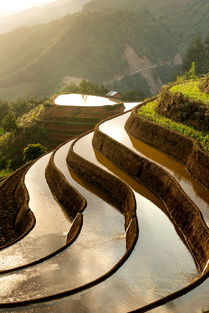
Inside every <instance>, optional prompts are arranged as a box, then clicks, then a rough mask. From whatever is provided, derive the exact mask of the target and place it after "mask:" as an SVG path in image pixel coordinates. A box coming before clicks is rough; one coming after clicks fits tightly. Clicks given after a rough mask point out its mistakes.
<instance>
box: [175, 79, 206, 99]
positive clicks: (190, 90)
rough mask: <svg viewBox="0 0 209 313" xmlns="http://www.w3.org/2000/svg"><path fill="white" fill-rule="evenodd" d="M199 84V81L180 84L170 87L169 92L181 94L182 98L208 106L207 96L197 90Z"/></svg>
mask: <svg viewBox="0 0 209 313" xmlns="http://www.w3.org/2000/svg"><path fill="white" fill-rule="evenodd" d="M200 83H201V81H200V80H195V81H186V82H184V83H182V84H178V85H175V86H173V87H171V88H170V92H171V93H182V94H183V95H184V96H187V97H189V98H190V99H191V100H195V101H200V102H202V103H205V104H209V94H207V93H204V92H202V91H201V90H200V89H199V85H200Z"/></svg>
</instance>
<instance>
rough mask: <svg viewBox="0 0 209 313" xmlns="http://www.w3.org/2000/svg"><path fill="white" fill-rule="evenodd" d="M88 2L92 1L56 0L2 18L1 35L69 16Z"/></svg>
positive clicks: (0, 23)
mask: <svg viewBox="0 0 209 313" xmlns="http://www.w3.org/2000/svg"><path fill="white" fill-rule="evenodd" d="M88 1H90V0H56V1H54V2H52V3H49V4H46V5H44V6H43V7H34V8H31V9H28V10H25V11H22V12H20V13H16V14H13V15H9V16H6V17H0V34H2V33H6V32H10V31H12V30H14V29H16V28H18V27H23V26H31V25H34V24H38V23H46V22H49V21H51V20H54V19H57V18H60V17H63V16H65V15H67V14H73V13H76V12H79V11H81V10H82V8H83V5H84V4H85V3H87V2H88Z"/></svg>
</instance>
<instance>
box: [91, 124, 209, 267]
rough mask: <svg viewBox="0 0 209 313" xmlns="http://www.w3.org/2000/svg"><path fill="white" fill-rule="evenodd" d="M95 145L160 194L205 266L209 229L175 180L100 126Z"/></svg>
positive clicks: (170, 213)
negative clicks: (103, 130)
mask: <svg viewBox="0 0 209 313" xmlns="http://www.w3.org/2000/svg"><path fill="white" fill-rule="evenodd" d="M93 146H94V148H95V149H97V150H98V151H100V152H101V153H102V154H103V155H104V156H106V157H107V158H108V159H110V160H111V161H112V162H113V163H114V164H115V165H117V166H119V167H120V168H122V169H123V170H125V171H126V172H127V173H128V174H131V175H133V176H134V177H135V178H137V179H138V180H139V181H140V182H142V183H143V184H144V185H146V186H147V187H149V188H150V189H151V190H152V191H154V192H155V193H156V194H157V196H159V197H160V198H161V200H162V201H163V202H164V203H165V205H166V207H167V210H168V215H169V216H170V218H171V220H172V221H173V223H174V224H175V225H176V227H177V229H178V230H179V232H180V235H181V236H182V237H183V239H184V240H185V242H186V243H187V245H188V247H189V248H190V250H191V252H192V254H193V256H194V259H195V260H196V263H197V265H198V266H199V268H200V270H201V271H203V270H205V267H206V264H207V262H208V259H209V230H208V227H207V226H206V224H205V223H204V221H203V219H202V216H201V214H200V211H199V209H198V208H197V207H196V206H195V204H194V203H193V202H192V201H191V200H190V199H189V198H188V196H187V195H186V194H185V193H184V191H183V190H182V189H181V187H180V185H179V184H178V183H177V182H176V180H174V179H173V178H172V176H170V175H169V174H168V173H167V172H166V171H165V170H163V169H162V168H161V167H159V166H158V165H156V164H155V163H152V162H151V161H149V160H147V159H145V158H143V157H141V156H139V155H137V154H136V153H134V152H133V151H131V150H129V149H128V148H127V147H125V146H123V145H121V144H120V143H118V142H117V141H115V140H114V139H112V138H110V137H108V136H107V135H106V134H104V133H102V132H100V130H99V126H98V127H97V128H96V130H95V133H94V138H93Z"/></svg>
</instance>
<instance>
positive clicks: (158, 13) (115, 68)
mask: <svg viewBox="0 0 209 313" xmlns="http://www.w3.org/2000/svg"><path fill="white" fill-rule="evenodd" d="M198 3H199V2H197V1H196V0H188V1H185V2H183V3H182V2H180V1H179V0H173V1H169V2H168V1H164V0H161V1H158V2H157V4H158V5H156V2H154V1H153V0H150V1H148V2H147V1H146V2H145V1H134V0H131V1H127V0H126V1H125V0H123V1H120V2H119V1H114V0H111V1H98V0H97V1H96V0H95V1H91V2H89V3H87V4H86V5H85V7H84V10H83V11H82V12H80V13H77V14H74V15H71V16H70V15H69V16H66V17H63V18H60V19H59V20H57V21H54V22H50V23H48V24H45V25H43V24H40V25H35V26H33V27H25V28H21V29H18V30H16V31H13V32H11V33H7V34H3V35H1V36H0V77H1V79H0V98H10V99H11V98H16V97H19V96H23V97H27V96H30V95H38V96H48V95H51V94H53V93H54V92H55V91H56V90H57V89H58V88H59V87H60V86H62V85H63V84H65V83H66V82H69V81H74V80H78V79H81V78H86V79H89V80H92V81H95V82H99V83H105V84H106V86H108V88H109V89H119V91H121V92H124V91H127V88H129V90H130V89H135V86H137V88H138V89H139V90H141V91H143V92H144V94H145V95H146V96H149V95H153V94H156V93H157V92H158V91H159V89H160V87H161V85H162V84H164V83H166V82H168V81H170V80H172V79H173V77H174V75H175V73H176V72H178V71H179V68H180V65H181V64H182V55H183V52H184V50H185V47H186V46H187V44H188V42H189V41H190V39H191V38H192V37H193V36H194V35H195V34H197V33H198V32H199V33H200V34H204V36H205V35H206V31H207V29H206V28H207V27H206V26H207V25H208V18H209V12H208V1H207V0H202V1H201V6H200V5H198ZM174 13H175V14H174Z"/></svg>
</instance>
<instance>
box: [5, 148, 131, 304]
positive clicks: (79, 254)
mask: <svg viewBox="0 0 209 313" xmlns="http://www.w3.org/2000/svg"><path fill="white" fill-rule="evenodd" d="M69 145H70V143H69V144H67V145H66V146H64V147H62V148H61V149H60V150H59V151H58V152H57V154H56V158H55V162H56V164H57V165H58V166H59V165H60V166H59V167H60V169H61V170H63V174H65V176H66V178H67V179H68V180H69V181H70V180H71V182H72V183H73V184H74V187H78V189H79V190H80V191H83V192H82V194H83V195H84V196H86V198H87V200H89V201H88V206H87V208H86V211H85V212H84V224H83V228H82V231H81V234H80V235H79V237H78V238H77V240H76V241H75V243H74V244H73V245H72V246H70V247H69V248H68V249H67V250H65V251H64V252H62V253H60V254H59V255H57V256H55V257H53V258H52V259H50V260H48V261H46V262H43V263H41V264H39V265H37V266H33V267H31V268H28V269H26V270H22V271H16V272H13V273H11V274H6V275H2V276H0V303H2V302H13V301H20V300H27V299H33V298H38V297H43V296H48V295H52V294H56V293H59V292H62V291H65V290H72V289H74V288H76V287H79V286H82V285H84V284H86V283H89V282H91V281H92V280H95V279H96V278H98V277H100V276H101V275H103V274H105V273H106V272H107V271H109V270H110V269H111V268H112V267H113V266H114V265H115V264H116V263H117V261H118V260H119V259H120V258H121V257H122V256H123V254H124V253H125V251H126V242H125V236H124V218H123V216H122V214H121V213H120V212H119V211H118V210H116V209H115V208H114V207H112V206H111V205H110V204H108V203H106V202H105V201H103V200H101V199H100V198H99V197H97V196H95V195H94V194H92V193H91V192H88V191H87V190H85V189H84V188H83V187H81V186H80V185H79V184H78V183H76V182H74V179H73V178H71V175H70V174H69V172H68V169H67V166H66V163H65V158H66V154H67V151H68V149H69ZM42 165H43V166H45V164H44V163H42ZM39 167H40V164H39ZM36 171H37V174H40V173H39V172H38V168H36V169H34V172H36ZM30 175H31V174H30ZM32 176H33V175H32ZM39 177H40V176H39ZM40 178H41V177H40ZM27 179H28V178H27ZM32 181H33V183H35V178H34V180H32ZM41 187H42V185H41ZM43 194H45V192H44V193H43ZM42 200H44V198H42ZM36 204H37V203H36ZM45 204H47V203H45ZM39 205H40V204H39ZM39 207H41V206H39ZM54 215H55V216H54V218H55V219H56V218H58V219H59V216H58V215H57V214H56V212H54ZM48 221H49V218H48ZM60 222H61V221H60ZM52 226H55V225H54V224H52ZM48 229H49V228H48ZM52 231H53V229H52ZM53 238H54V237H53V233H52V243H48V244H51V245H52V246H53ZM65 239H66V238H65ZM35 248H36V247H35Z"/></svg>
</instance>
